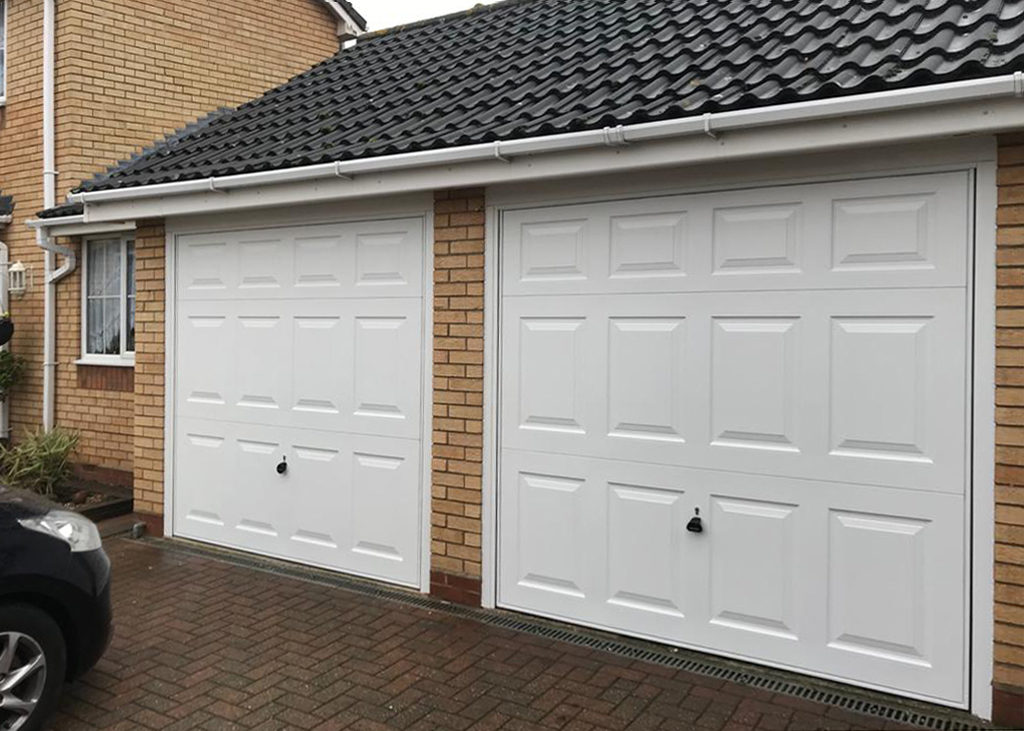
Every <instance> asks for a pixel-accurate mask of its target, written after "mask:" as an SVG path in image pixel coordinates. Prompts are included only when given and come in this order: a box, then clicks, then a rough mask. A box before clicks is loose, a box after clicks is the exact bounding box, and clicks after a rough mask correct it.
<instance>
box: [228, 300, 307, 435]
mask: <svg viewBox="0 0 1024 731" xmlns="http://www.w3.org/2000/svg"><path fill="white" fill-rule="evenodd" d="M233 322H234V325H235V337H234V351H233V353H232V356H231V360H232V363H233V365H234V369H233V372H232V373H231V376H232V383H233V385H234V389H233V390H235V392H236V393H237V399H236V401H235V405H236V406H237V411H238V412H245V411H254V410H255V411H259V412H262V413H259V414H257V415H253V416H248V415H241V414H239V415H240V416H241V418H243V419H250V418H251V419H253V420H256V421H259V422H266V421H271V422H273V421H277V420H278V419H279V418H280V417H279V416H277V415H278V414H279V413H281V412H282V410H285V409H287V408H288V406H289V404H290V403H291V401H292V397H291V393H290V391H291V388H290V387H291V383H290V379H289V378H288V373H289V367H290V365H291V363H290V357H289V356H290V353H289V351H288V347H287V346H288V343H289V341H291V340H292V333H291V332H290V330H291V328H292V322H291V318H290V317H287V316H286V315H283V314H282V313H280V312H273V311H265V312H259V313H257V312H256V311H255V310H250V311H248V312H247V313H246V314H241V315H238V317H237V318H235V319H234V321H233Z"/></svg>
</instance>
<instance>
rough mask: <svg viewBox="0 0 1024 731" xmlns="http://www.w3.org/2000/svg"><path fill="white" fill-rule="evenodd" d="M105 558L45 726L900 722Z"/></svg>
mask: <svg viewBox="0 0 1024 731" xmlns="http://www.w3.org/2000/svg"><path fill="white" fill-rule="evenodd" d="M107 550H108V553H109V554H110V556H111V559H112V561H113V565H114V584H113V600H114V605H115V620H116V633H115V637H114V640H113V642H112V644H111V647H110V649H109V650H108V652H107V654H106V656H105V657H104V658H103V659H102V660H101V661H100V663H99V665H97V667H96V668H95V669H94V670H92V671H91V672H90V673H88V674H87V675H86V676H85V677H83V678H82V679H80V680H78V681H77V682H75V683H73V684H71V685H69V686H68V687H67V688H66V692H65V695H64V698H63V701H62V705H61V707H60V711H59V714H58V716H57V718H56V721H55V723H54V725H53V728H54V729H56V730H57V731H87V730H90V729H133V730H136V729H182V730H184V729H207V730H209V731H226V730H229V729H319V730H321V731H327V730H331V729H362V730H366V731H373V730H375V729H418V730H426V729H455V730H462V729H479V730H481V731H482V730H484V729H504V730H509V731H511V730H513V729H567V730H571V731H583V730H584V729H608V730H609V731H618V730H619V729H637V730H647V729H691V728H693V729H706V730H708V731H711V730H715V729H722V730H728V731H746V730H750V729H779V730H781V729H793V730H794V731H796V730H799V729H807V730H810V729H880V728H907V727H902V726H897V725H895V724H884V723H883V722H882V721H880V720H878V719H875V718H871V717H867V716H861V715H857V714H853V713H850V712H848V711H842V710H839V709H836V708H831V707H828V706H825V705H821V704H818V703H812V702H808V701H804V700H799V699H795V698H791V697H788V696H782V695H775V694H772V693H768V692H765V691H761V690H758V689H754V688H750V687H747V686H743V685H738V684H734V683H729V682H724V681H719V680H714V679H711V678H706V677H703V676H700V675H696V674H691V673H687V672H681V671H676V670H671V669H668V668H665V667H662V666H659V665H654V664H648V663H645V662H640V661H634V660H629V659H625V658H622V657H619V656H616V655H612V654H609V653H605V652H602V651H599V650H593V649H587V648H582V647H577V646H575V645H571V644H566V643H562V642H558V641H555V640H550V639H545V638H540V637H537V636H535V635H531V634H524V633H520V632H515V631H512V630H506V629H500V628H496V627H492V626H489V625H485V624H482V623H480V622H477V621H474V620H471V619H467V618H462V617H458V616H455V615H454V614H451V613H448V612H445V611H443V610H441V611H438V610H428V609H421V608H417V607H413V606H410V605H406V604H403V603H401V602H397V601H392V600H387V599H380V598H375V597H370V596H366V595H364V594H361V593H357V592H353V591H349V590H346V589H344V588H338V587H336V586H330V585H328V584H326V583H318V582H316V581H315V580H302V579H299V578H293V577H288V576H282V575H279V574H275V573H271V572H268V571H263V570H259V569H257V568H251V567H248V566H240V565H237V564H235V563H230V562H227V561H224V560H221V559H219V558H217V557H215V556H213V557H211V556H206V555H196V554H195V553H189V552H183V551H180V550H175V549H173V548H172V547H170V546H169V545H168V544H166V543H162V542H156V541H131V540H128V539H127V538H115V539H112V540H110V541H108V544H107Z"/></svg>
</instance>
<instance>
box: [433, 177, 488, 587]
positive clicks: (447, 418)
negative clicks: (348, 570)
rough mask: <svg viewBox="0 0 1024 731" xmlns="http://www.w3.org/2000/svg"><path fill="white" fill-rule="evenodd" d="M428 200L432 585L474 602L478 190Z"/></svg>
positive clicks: (480, 311)
mask: <svg viewBox="0 0 1024 731" xmlns="http://www.w3.org/2000/svg"><path fill="white" fill-rule="evenodd" d="M435 198H436V200H435V203H434V422H433V438H434V447H433V449H434V452H433V463H432V466H431V467H432V469H431V472H432V475H433V477H432V480H431V506H432V508H431V551H430V553H431V566H430V568H431V572H430V586H431V592H432V593H434V594H436V595H438V596H442V597H444V598H446V599H450V600H452V601H458V602H462V603H466V604H472V605H475V606H479V605H480V576H481V572H480V566H481V556H480V544H481V541H480V536H481V521H480V511H481V474H482V471H483V452H482V449H483V383H484V382H483V375H484V374H483V363H484V297H483V295H484V192H483V190H452V191H441V192H438V193H437V194H436V196H435Z"/></svg>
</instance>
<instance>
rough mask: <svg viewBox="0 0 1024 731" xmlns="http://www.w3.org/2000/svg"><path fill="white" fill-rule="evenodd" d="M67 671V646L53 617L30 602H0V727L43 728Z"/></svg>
mask: <svg viewBox="0 0 1024 731" xmlns="http://www.w3.org/2000/svg"><path fill="white" fill-rule="evenodd" d="M33 668H34V669H33ZM66 670H67V646H66V644H65V642H64V634H63V633H62V632H61V629H60V627H59V626H58V625H57V623H56V622H55V621H54V619H53V617H51V616H50V615H49V614H47V613H46V612H44V611H42V610H41V609H39V608H37V607H34V606H32V605H30V604H6V605H0V731H40V729H42V728H43V724H44V723H45V722H46V721H47V719H49V718H50V716H51V715H52V714H53V712H54V711H55V710H56V707H57V701H58V699H59V697H60V692H61V687H62V686H63V684H64V677H65V673H66Z"/></svg>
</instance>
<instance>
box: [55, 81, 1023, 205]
mask: <svg viewBox="0 0 1024 731" xmlns="http://www.w3.org/2000/svg"><path fill="white" fill-rule="evenodd" d="M1022 96H1024V72H1020V71H1018V72H1015V73H1013V74H1009V75H1005V76H997V77H993V78H991V79H978V80H973V81H956V82H951V83H947V84H935V85H932V86H926V87H922V88H916V89H901V90H897V91H882V92H875V93H872V94H859V95H856V96H850V97H844V98H841V99H825V100H819V101H810V102H797V103H795V104H780V105H776V106H770V107H762V108H760V109H748V110H741V111H734V112H721V113H717V114H705V115H703V116H701V117H693V118H688V119H681V120H670V121H664V122H646V123H642V124H635V125H629V126H619V127H606V128H605V129H602V130H593V131H588V132H574V133H567V134H560V135H551V136H548V137H532V138H527V139H521V140H510V141H506V142H492V143H486V144H477V145H466V146H463V147H452V148H447V149H443V150H428V151H425V152H411V153H404V154H399V155H388V156H385V157H376V158H369V159H365V160H349V161H345V162H335V163H324V164H318V165H307V166H304V167H298V168H288V169H284V170H269V171H266V172H259V173H245V174H240V175H225V176H218V177H210V178H204V179H201V180H188V181H182V182H177V183H157V184H154V185H144V186H134V187H130V188H117V189H113V190H101V191H93V192H85V193H77V194H73V195H70V196H68V200H69V201H73V202H77V203H84V204H89V203H105V202H113V201H129V200H139V199H144V198H163V197H167V196H175V195H185V194H194V193H209V192H211V191H212V192H216V193H224V192H228V191H231V190H236V189H242V188H254V187H259V186H264V185H274V184H279V183H297V182H306V181H314V180H324V179H331V178H342V179H350V178H352V177H353V176H356V175H364V174H372V173H383V172H393V171H400V170H412V169H416V168H424V167H432V166H439V165H454V164H459V163H470V162H483V161H493V160H501V161H503V162H512V161H514V160H515V159H516V158H519V157H527V156H534V155H543V154H550V153H557V152H566V151H572V150H582V149H587V148H599V147H625V146H628V145H631V144H635V143H641V142H651V141H656V140H665V139H669V138H675V137H684V136H692V135H709V136H711V137H715V136H717V135H719V134H722V133H725V132H729V131H735V130H750V129H754V128H759V127H768V126H776V125H784V124H787V123H796V122H813V121H821V120H828V119H834V118H840V117H850V116H854V115H865V114H871V113H875V112H893V111H902V110H914V109H922V108H927V107H937V106H943V105H947V104H955V103H958V102H976V101H984V100H990V99H995V98H1005V97H1022ZM86 220H88V211H87V212H86Z"/></svg>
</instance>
